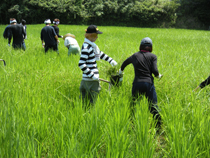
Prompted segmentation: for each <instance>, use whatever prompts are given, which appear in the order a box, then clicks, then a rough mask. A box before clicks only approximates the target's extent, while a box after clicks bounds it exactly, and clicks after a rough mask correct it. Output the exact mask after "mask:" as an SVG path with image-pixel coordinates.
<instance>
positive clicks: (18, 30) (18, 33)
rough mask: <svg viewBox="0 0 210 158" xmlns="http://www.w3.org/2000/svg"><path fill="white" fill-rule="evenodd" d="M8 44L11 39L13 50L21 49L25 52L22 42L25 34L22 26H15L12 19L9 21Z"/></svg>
mask: <svg viewBox="0 0 210 158" xmlns="http://www.w3.org/2000/svg"><path fill="white" fill-rule="evenodd" d="M8 28H9V30H8V32H9V33H8V43H9V45H10V43H11V39H12V38H13V43H12V46H13V48H15V49H19V48H21V49H23V50H24V51H25V49H26V45H25V42H24V38H25V36H26V33H25V31H24V29H23V26H22V25H20V24H17V21H16V19H13V20H12V21H11V25H10V26H9V27H8Z"/></svg>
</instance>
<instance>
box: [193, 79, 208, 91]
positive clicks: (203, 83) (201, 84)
mask: <svg viewBox="0 0 210 158" xmlns="http://www.w3.org/2000/svg"><path fill="white" fill-rule="evenodd" d="M209 84H210V76H209V77H208V78H207V79H206V80H205V81H203V82H201V83H200V85H199V86H198V87H196V88H195V89H194V92H195V91H196V90H197V89H199V88H204V87H206V86H207V85H209Z"/></svg>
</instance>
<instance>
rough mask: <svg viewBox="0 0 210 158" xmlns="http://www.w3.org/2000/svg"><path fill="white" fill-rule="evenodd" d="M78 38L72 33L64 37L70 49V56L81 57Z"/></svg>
mask: <svg viewBox="0 0 210 158" xmlns="http://www.w3.org/2000/svg"><path fill="white" fill-rule="evenodd" d="M75 38H76V37H75V36H74V35H72V34H70V33H67V34H66V35H64V36H63V40H64V45H65V46H66V48H67V49H68V55H71V54H79V55H80V47H79V44H78V42H77V40H76V39H75Z"/></svg>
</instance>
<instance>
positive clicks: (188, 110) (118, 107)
mask: <svg viewBox="0 0 210 158" xmlns="http://www.w3.org/2000/svg"><path fill="white" fill-rule="evenodd" d="M5 27H6V26H4V25H1V26H0V30H1V32H3V30H4V28H5ZM42 27H44V25H28V26H27V35H28V39H27V40H25V43H26V51H25V52H24V51H21V50H17V51H15V50H13V49H12V48H11V47H8V46H7V40H4V39H3V37H2V36H1V37H0V39H1V43H0V46H1V52H0V58H1V59H4V60H5V61H6V63H7V66H6V67H4V66H3V63H0V99H1V100H0V105H1V108H0V124H1V126H0V156H1V157H88V158H89V157H110V158H112V157H145V158H148V157H210V152H209V151H210V145H209V144H210V137H209V131H210V122H209V121H210V116H209V112H210V108H209V103H210V92H209V90H210V87H206V88H204V89H202V90H200V91H198V92H196V93H192V90H193V89H194V88H195V87H196V86H197V85H198V84H199V83H200V82H201V81H203V80H204V79H205V78H207V77H208V75H209V66H208V65H209V61H210V40H209V36H210V33H209V32H208V31H195V30H180V29H148V28H131V27H130V28H127V27H104V26H98V28H99V30H100V31H102V32H103V34H102V35H99V38H98V40H97V41H96V44H97V45H98V46H99V48H100V49H101V51H103V52H104V53H106V54H108V55H109V56H110V57H112V58H113V59H115V60H116V61H117V62H118V63H122V61H123V60H125V59H126V58H127V57H129V56H130V55H131V54H133V53H134V52H137V51H138V49H139V44H140V41H141V39H142V38H144V37H150V38H151V39H152V40H153V53H154V54H156V55H157V57H158V68H159V71H160V73H161V74H163V75H164V77H163V78H162V79H161V80H160V81H158V80H156V79H155V87H156V91H157V95H158V105H159V107H160V108H161V115H162V118H163V129H162V131H161V132H160V134H156V133H155V128H154V122H153V119H152V116H151V114H150V113H149V111H148V105H147V101H146V100H145V99H144V100H142V102H141V106H140V105H139V104H137V105H136V106H137V107H136V112H135V118H134V119H133V121H130V119H129V117H130V109H129V105H130V97H131V87H132V81H133V77H134V72H133V67H132V66H131V65H129V66H128V67H126V69H125V71H124V79H123V85H122V86H121V87H119V88H115V87H112V88H111V90H109V85H108V84H107V83H104V82H102V83H101V87H102V91H101V93H100V96H99V98H98V100H97V102H96V105H95V106H93V107H90V109H88V110H85V109H84V107H83V106H82V102H81V100H80V99H79V95H80V94H79V86H80V81H81V78H82V72H81V70H80V69H79V67H78V61H79V56H68V55H67V49H66V48H65V46H64V41H63V39H59V40H60V44H59V53H60V55H57V54H56V53H55V52H53V51H50V52H48V53H47V54H45V53H44V50H43V48H42V45H41V40H40V32H41V29H42ZM59 28H60V34H61V35H64V34H66V33H72V34H74V35H75V36H76V39H77V41H78V43H79V45H80V46H81V45H82V43H83V41H84V33H85V32H84V30H85V29H86V28H87V26H75V25H74V26H72V25H60V26H59ZM98 67H99V73H100V78H104V79H106V80H109V78H108V77H107V74H106V70H107V69H109V68H110V67H111V66H110V64H109V63H107V62H105V61H99V62H98Z"/></svg>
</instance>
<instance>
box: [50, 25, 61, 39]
mask: <svg viewBox="0 0 210 158" xmlns="http://www.w3.org/2000/svg"><path fill="white" fill-rule="evenodd" d="M52 27H53V28H54V30H55V33H56V34H57V36H58V38H62V36H61V35H59V28H58V26H55V25H53V26H52Z"/></svg>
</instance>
